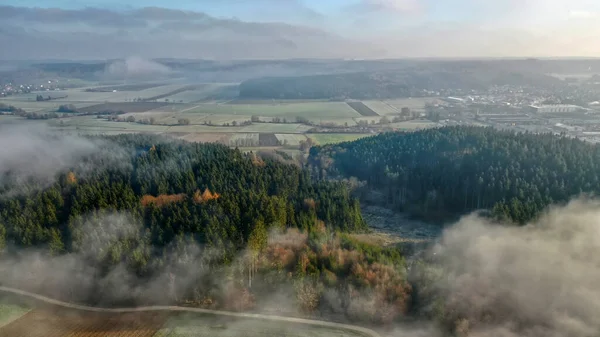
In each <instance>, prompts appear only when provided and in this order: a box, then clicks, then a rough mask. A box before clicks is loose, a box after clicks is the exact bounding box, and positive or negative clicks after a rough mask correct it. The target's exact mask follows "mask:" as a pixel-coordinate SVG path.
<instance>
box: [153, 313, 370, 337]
mask: <svg viewBox="0 0 600 337" xmlns="http://www.w3.org/2000/svg"><path fill="white" fill-rule="evenodd" d="M242 336H243V337H265V336H273V337H274V336H277V337H364V335H362V334H359V333H357V332H352V331H347V330H342V329H334V328H322V327H313V326H310V325H303V324H294V323H287V322H286V323H283V322H281V323H280V322H270V321H261V320H250V319H224V318H217V317H210V316H199V315H178V316H173V317H172V318H171V319H169V320H168V321H167V323H166V324H165V327H164V328H163V329H162V330H161V331H160V332H159V333H158V334H157V335H156V337H242Z"/></svg>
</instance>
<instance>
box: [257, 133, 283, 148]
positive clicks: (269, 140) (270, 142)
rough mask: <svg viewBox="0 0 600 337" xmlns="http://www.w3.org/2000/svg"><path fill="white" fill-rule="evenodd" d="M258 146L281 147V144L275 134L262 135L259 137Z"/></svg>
mask: <svg viewBox="0 0 600 337" xmlns="http://www.w3.org/2000/svg"><path fill="white" fill-rule="evenodd" d="M258 145H259V146H279V145H280V142H279V139H277V137H276V136H275V134H274V133H261V134H259V135H258Z"/></svg>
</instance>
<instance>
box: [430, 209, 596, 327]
mask: <svg viewBox="0 0 600 337" xmlns="http://www.w3.org/2000/svg"><path fill="white" fill-rule="evenodd" d="M435 253H436V256H437V257H438V259H439V262H440V263H441V265H442V267H443V271H444V274H443V276H442V277H441V279H440V280H439V283H438V284H437V286H438V287H439V289H440V290H441V293H442V294H443V296H444V297H445V298H446V299H445V302H446V305H445V306H446V312H447V313H448V316H447V317H445V319H446V320H450V321H453V322H450V323H451V324H453V325H454V326H455V328H456V331H457V332H458V334H459V335H460V334H463V335H467V332H468V335H469V336H507V337H508V336H532V337H533V336H536V337H537V336H540V337H542V336H557V337H558V336H596V335H597V334H598V331H600V320H598V316H599V315H600V283H599V282H598V279H600V202H599V201H597V200H589V199H577V200H574V201H572V202H570V203H569V204H568V205H566V206H560V207H559V206H556V207H553V208H551V209H550V210H549V211H548V212H547V213H546V214H544V215H542V216H541V217H540V218H539V220H537V221H535V222H534V223H531V224H529V225H527V226H525V227H507V226H500V225H498V224H494V223H491V222H489V221H488V220H486V219H482V218H480V217H477V216H475V215H472V216H468V217H466V218H464V219H462V220H461V221H460V222H459V223H458V224H456V225H454V226H453V227H451V228H450V229H448V230H447V231H446V232H445V233H444V234H443V237H442V240H441V243H440V244H439V245H438V246H437V247H436V248H435Z"/></svg>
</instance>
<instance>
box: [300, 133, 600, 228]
mask: <svg viewBox="0 0 600 337" xmlns="http://www.w3.org/2000/svg"><path fill="white" fill-rule="evenodd" d="M310 161H311V163H312V165H313V170H314V171H315V172H316V173H317V174H319V175H320V176H321V177H322V178H326V177H336V176H348V177H349V176H352V177H357V178H358V179H359V180H363V181H367V182H368V184H369V186H370V187H371V188H374V189H377V190H379V191H382V192H384V195H385V199H386V202H388V203H389V204H390V205H392V206H393V207H395V208H397V209H399V210H402V211H407V212H409V213H412V214H413V215H417V216H421V217H424V218H428V219H430V220H442V219H446V220H447V219H450V218H452V217H453V216H458V215H462V214H465V213H468V212H471V211H474V210H483V209H487V210H491V211H492V214H493V215H494V216H496V217H499V218H505V219H510V220H512V221H514V222H516V223H520V224H523V223H525V222H527V221H529V220H531V219H532V218H534V217H536V215H537V214H538V213H539V212H540V211H541V210H543V209H544V208H546V207H547V206H548V205H550V204H552V203H560V202H566V201H568V200H569V199H570V198H571V197H573V196H577V195H579V194H581V193H592V194H593V193H598V192H600V171H599V168H600V147H599V146H597V145H591V144H589V143H585V142H583V141H580V140H577V139H572V138H568V137H566V136H555V135H551V134H545V135H538V134H530V133H515V132H511V131H497V130H494V129H492V128H481V127H446V128H439V129H431V130H426V131H418V132H414V133H387V134H382V135H379V136H375V137H370V138H365V139H361V140H358V141H355V142H350V143H343V144H339V145H331V146H325V147H315V148H313V149H312V150H311V158H310ZM357 163H361V164H358V165H357Z"/></svg>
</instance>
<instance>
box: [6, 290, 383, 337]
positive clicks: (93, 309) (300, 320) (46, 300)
mask: <svg viewBox="0 0 600 337" xmlns="http://www.w3.org/2000/svg"><path fill="white" fill-rule="evenodd" d="M0 292H5V293H9V294H13V295H19V296H23V297H28V298H31V299H34V300H37V301H40V302H42V303H45V304H51V305H55V306H59V307H62V308H65V309H74V310H79V311H84V312H90V313H113V314H130V313H152V312H167V313H177V312H189V313H201V314H209V315H217V316H226V317H234V318H250V319H257V320H264V321H275V322H287V323H299V324H307V325H311V326H314V327H325V328H334V329H341V330H347V331H352V332H356V333H359V334H363V335H365V336H369V337H381V336H380V335H379V333H377V332H376V331H374V330H371V329H368V328H363V327H360V326H355V325H350V324H342V323H334V322H326V321H318V320H312V319H306V318H296V317H283V316H273V315H263V314H250V313H238V312H229V311H219V310H209V309H201V308H186V307H178V306H146V307H136V308H97V307H89V306H85V305H79V304H73V303H67V302H62V301H59V300H55V299H52V298H49V297H46V296H42V295H39V294H34V293H30V292H28V291H24V290H20V289H15V288H9V287H3V286H0ZM28 315H29V314H26V315H25V316H23V317H22V318H24V317H27V316H28ZM22 318H21V319H22ZM21 319H18V320H17V321H15V322H17V323H18V321H20V320H21ZM15 322H13V323H15ZM13 323H11V324H9V325H7V326H5V327H4V328H2V329H0V336H2V337H4V336H7V337H9V336H10V337H20V336H18V335H7V334H4V329H8V328H10V326H11V325H12V324H13ZM121 335H122V336H124V334H121ZM138 335H139V332H138ZM23 336H28V337H29V336H31V337H35V336H38V335H30V334H27V335H23ZM39 336H44V337H49V336H65V335H56V334H42V335H39ZM68 336H71V335H68ZM72 336H77V335H72ZM92 336H95V335H92ZM98 336H100V335H98ZM102 336H106V335H102ZM109 336H110V335H109ZM115 336H118V335H115ZM141 336H142V337H145V335H141Z"/></svg>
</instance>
